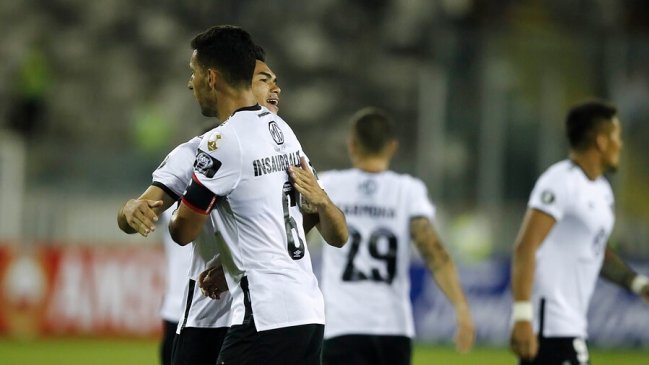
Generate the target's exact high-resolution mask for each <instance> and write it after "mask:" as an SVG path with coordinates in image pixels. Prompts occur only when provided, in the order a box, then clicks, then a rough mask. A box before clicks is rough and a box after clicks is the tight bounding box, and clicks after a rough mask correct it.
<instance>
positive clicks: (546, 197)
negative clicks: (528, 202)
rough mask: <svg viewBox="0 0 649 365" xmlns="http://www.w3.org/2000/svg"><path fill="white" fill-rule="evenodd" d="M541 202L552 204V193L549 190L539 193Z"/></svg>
mask: <svg viewBox="0 0 649 365" xmlns="http://www.w3.org/2000/svg"><path fill="white" fill-rule="evenodd" d="M541 202H543V204H552V203H554V193H553V192H551V191H550V190H545V191H544V192H542V193H541Z"/></svg>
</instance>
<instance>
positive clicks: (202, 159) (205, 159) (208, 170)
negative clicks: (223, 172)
mask: <svg viewBox="0 0 649 365" xmlns="http://www.w3.org/2000/svg"><path fill="white" fill-rule="evenodd" d="M220 167H221V161H219V160H217V159H215V158H214V157H212V156H210V155H209V154H208V153H206V152H204V151H200V150H199V151H198V154H197V155H196V160H195V161H194V171H196V172H198V173H199V174H202V175H205V176H206V177H209V178H212V177H214V174H216V172H217V171H219V168H220Z"/></svg>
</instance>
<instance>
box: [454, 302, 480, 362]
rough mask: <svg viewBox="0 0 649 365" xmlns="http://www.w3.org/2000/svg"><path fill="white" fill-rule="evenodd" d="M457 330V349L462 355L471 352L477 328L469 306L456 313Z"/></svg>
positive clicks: (455, 339)
mask: <svg viewBox="0 0 649 365" xmlns="http://www.w3.org/2000/svg"><path fill="white" fill-rule="evenodd" d="M456 316H457V329H456V332H455V338H454V339H453V340H454V342H455V349H456V350H457V351H458V352H460V353H466V352H469V351H471V348H472V347H473V342H474V341H475V326H474V324H473V319H472V318H471V312H470V311H469V307H468V306H463V307H462V308H460V309H459V310H457V312H456Z"/></svg>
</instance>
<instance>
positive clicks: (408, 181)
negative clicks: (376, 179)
mask: <svg viewBox="0 0 649 365" xmlns="http://www.w3.org/2000/svg"><path fill="white" fill-rule="evenodd" d="M383 177H384V178H385V179H387V180H391V185H400V186H402V187H404V188H405V189H419V190H421V189H425V188H426V184H424V182H423V181H422V180H421V179H420V178H418V177H416V176H413V175H410V174H408V173H400V172H396V171H392V170H388V171H386V172H384V173H383Z"/></svg>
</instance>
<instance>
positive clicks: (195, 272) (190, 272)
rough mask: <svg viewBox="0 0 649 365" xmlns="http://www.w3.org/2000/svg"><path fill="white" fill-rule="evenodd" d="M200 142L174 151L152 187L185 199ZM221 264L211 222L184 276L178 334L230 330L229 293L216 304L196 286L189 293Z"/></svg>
mask: <svg viewBox="0 0 649 365" xmlns="http://www.w3.org/2000/svg"><path fill="white" fill-rule="evenodd" d="M200 141H201V136H199V137H194V138H192V139H190V140H189V141H187V142H185V143H183V144H181V145H179V146H177V147H176V148H175V149H174V150H173V151H171V152H170V153H169V154H168V155H167V157H166V158H165V159H164V161H163V162H162V164H161V165H160V166H159V167H158V168H157V169H156V170H155V171H154V172H153V183H152V185H154V186H157V187H160V188H161V189H163V190H164V191H165V192H167V194H169V195H170V196H172V197H175V198H179V197H180V196H182V194H183V192H184V191H185V188H186V187H187V185H188V184H189V181H191V178H192V173H193V163H194V160H195V158H196V151H197V150H198V145H199V144H200ZM173 209H175V207H172V208H170V210H173ZM163 229H164V230H166V231H168V228H167V227H163ZM167 235H168V234H167ZM218 260H219V252H218V249H217V245H216V241H215V233H214V228H213V225H212V223H211V222H208V223H206V224H205V227H204V228H203V232H202V233H201V235H200V236H199V238H197V239H196V240H195V241H194V242H192V247H191V259H190V264H189V266H188V267H186V269H185V273H184V274H183V277H184V278H185V280H184V288H185V289H184V297H183V302H182V311H181V312H179V313H177V319H176V320H179V324H180V326H179V331H180V328H181V327H182V326H183V324H184V326H185V327H199V328H219V327H228V326H229V322H230V317H229V312H230V306H231V296H230V293H228V292H225V293H223V294H222V295H221V298H220V299H218V300H213V299H211V298H209V297H206V296H204V295H203V294H202V293H201V291H200V289H199V288H198V285H196V286H195V288H194V290H193V293H189V292H188V290H189V285H188V282H189V279H192V280H194V281H196V280H198V276H199V275H200V273H201V272H203V271H204V270H206V269H207V268H208V263H209V264H210V266H212V265H213V264H216V263H218ZM190 294H191V295H190ZM188 298H191V302H190V303H187V301H188ZM188 304H189V306H190V307H189V308H190V310H189V313H187V319H186V321H185V318H184V317H185V311H186V307H187V305H188Z"/></svg>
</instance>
